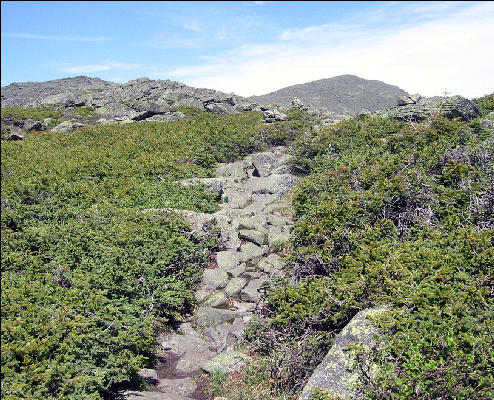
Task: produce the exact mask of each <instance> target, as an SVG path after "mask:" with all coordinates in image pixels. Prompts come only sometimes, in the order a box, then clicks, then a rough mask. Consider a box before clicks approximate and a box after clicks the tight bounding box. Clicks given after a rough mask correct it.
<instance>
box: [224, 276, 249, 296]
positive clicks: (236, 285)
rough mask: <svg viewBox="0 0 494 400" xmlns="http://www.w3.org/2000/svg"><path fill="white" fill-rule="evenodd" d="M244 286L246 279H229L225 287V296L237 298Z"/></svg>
mask: <svg viewBox="0 0 494 400" xmlns="http://www.w3.org/2000/svg"><path fill="white" fill-rule="evenodd" d="M246 284H247V279H245V278H241V277H237V278H232V279H230V282H228V285H226V287H225V294H226V295H227V296H230V297H235V296H238V294H239V293H240V291H241V290H242V289H243V288H244V286H245V285H246Z"/></svg>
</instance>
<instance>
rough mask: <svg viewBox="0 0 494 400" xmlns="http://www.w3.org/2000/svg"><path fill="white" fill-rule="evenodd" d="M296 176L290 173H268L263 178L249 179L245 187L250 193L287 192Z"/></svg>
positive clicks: (278, 193) (280, 193) (280, 194)
mask: <svg viewBox="0 0 494 400" xmlns="http://www.w3.org/2000/svg"><path fill="white" fill-rule="evenodd" d="M296 182H297V178H296V177H295V176H293V175H291V174H281V175H270V176H267V177H264V178H256V179H249V181H248V182H247V183H246V184H245V188H246V189H247V190H249V191H250V192H252V194H277V195H279V196H282V195H284V194H285V193H287V192H288V191H289V190H290V189H291V188H292V187H293V186H295V183H296Z"/></svg>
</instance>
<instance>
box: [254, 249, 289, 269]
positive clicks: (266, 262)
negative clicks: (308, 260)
mask: <svg viewBox="0 0 494 400" xmlns="http://www.w3.org/2000/svg"><path fill="white" fill-rule="evenodd" d="M283 265H284V263H283V261H281V258H280V256H278V255H277V254H274V253H271V254H269V255H268V256H267V257H265V258H263V259H262V260H260V261H259V264H258V267H259V269H260V270H261V271H263V272H265V273H267V274H272V273H277V272H279V271H281V270H282V268H283Z"/></svg>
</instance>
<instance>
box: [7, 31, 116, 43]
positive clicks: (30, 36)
mask: <svg viewBox="0 0 494 400" xmlns="http://www.w3.org/2000/svg"><path fill="white" fill-rule="evenodd" d="M2 36H5V37H11V38H19V39H36V40H56V41H68V42H102V41H105V40H109V39H108V38H106V37H84V36H81V37H77V36H49V35H33V34H30V33H5V34H2Z"/></svg>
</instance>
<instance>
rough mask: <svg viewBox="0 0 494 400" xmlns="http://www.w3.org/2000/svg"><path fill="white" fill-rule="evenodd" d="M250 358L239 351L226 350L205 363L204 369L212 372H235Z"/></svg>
mask: <svg viewBox="0 0 494 400" xmlns="http://www.w3.org/2000/svg"><path fill="white" fill-rule="evenodd" d="M250 360H251V358H250V357H249V356H246V355H245V354H243V353H240V352H238V351H233V350H232V351H225V352H224V353H221V354H218V355H217V356H216V357H214V358H213V359H211V360H209V361H208V362H206V363H204V364H203V366H202V369H203V370H204V371H206V372H208V373H210V374H211V373H213V372H223V373H227V372H235V371H239V370H240V369H242V367H243V366H244V365H245V364H246V363H247V362H249V361H250Z"/></svg>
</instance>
